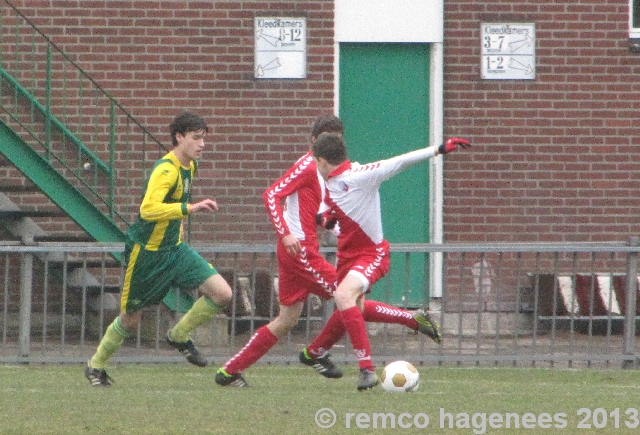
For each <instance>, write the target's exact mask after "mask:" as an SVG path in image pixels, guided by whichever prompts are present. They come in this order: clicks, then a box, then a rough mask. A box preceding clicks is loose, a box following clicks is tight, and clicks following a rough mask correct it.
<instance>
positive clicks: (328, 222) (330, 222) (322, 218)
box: [316, 211, 338, 230]
mask: <svg viewBox="0 0 640 435" xmlns="http://www.w3.org/2000/svg"><path fill="white" fill-rule="evenodd" d="M337 223H338V219H336V217H335V215H334V214H333V213H332V212H330V211H325V212H324V213H318V214H317V215H316V224H318V225H320V226H321V227H322V228H324V229H325V230H332V229H334V228H335V226H336V224H337Z"/></svg>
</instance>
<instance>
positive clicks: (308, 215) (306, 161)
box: [262, 152, 325, 244]
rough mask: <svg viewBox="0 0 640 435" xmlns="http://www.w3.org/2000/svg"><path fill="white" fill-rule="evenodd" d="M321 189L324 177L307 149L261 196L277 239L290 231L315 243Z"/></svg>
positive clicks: (301, 239) (308, 241)
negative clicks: (283, 203)
mask: <svg viewBox="0 0 640 435" xmlns="http://www.w3.org/2000/svg"><path fill="white" fill-rule="evenodd" d="M324 192H325V190H324V180H323V179H322V177H321V176H320V174H319V173H318V170H317V168H316V164H315V162H314V161H313V156H312V154H311V152H309V153H307V154H306V155H304V156H302V157H301V158H300V159H299V160H298V161H297V162H296V163H295V164H294V165H293V166H291V168H289V170H288V171H287V172H286V173H285V174H284V175H283V176H282V177H280V178H279V179H278V180H276V181H275V182H274V183H273V184H272V185H271V186H270V187H269V188H268V189H267V190H265V192H264V194H263V195H262V197H263V199H264V203H265V206H266V207H267V211H268V212H269V219H270V220H271V223H272V224H273V227H274V228H275V230H276V233H277V234H278V239H281V238H282V237H284V236H286V235H287V234H289V233H291V234H293V235H294V236H295V237H296V238H298V240H300V241H304V242H305V243H307V244H311V243H313V244H317V240H318V236H317V232H316V214H317V213H318V209H319V207H320V204H321V203H322V200H323V197H324ZM283 200H284V202H285V205H284V207H283V206H282V201H283Z"/></svg>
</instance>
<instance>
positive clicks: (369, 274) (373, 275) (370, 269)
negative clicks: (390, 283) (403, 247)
mask: <svg viewBox="0 0 640 435" xmlns="http://www.w3.org/2000/svg"><path fill="white" fill-rule="evenodd" d="M390 264H391V258H390V256H389V242H387V241H386V240H383V241H382V243H380V244H379V245H378V246H376V247H374V248H372V249H370V250H367V251H353V252H338V280H339V281H342V280H343V279H344V278H345V277H346V276H347V274H348V273H349V272H350V271H354V272H358V273H359V274H360V275H362V276H363V277H364V278H365V279H366V280H367V282H368V283H369V286H368V287H367V288H366V290H365V293H369V292H370V291H371V287H372V286H373V284H375V283H376V282H378V281H379V280H380V279H381V278H382V277H383V276H385V275H386V274H387V272H389V267H390Z"/></svg>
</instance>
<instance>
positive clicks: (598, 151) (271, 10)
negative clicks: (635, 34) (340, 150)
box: [13, 0, 640, 242]
mask: <svg viewBox="0 0 640 435" xmlns="http://www.w3.org/2000/svg"><path fill="white" fill-rule="evenodd" d="M13 3H14V4H15V5H16V6H18V7H19V8H20V9H21V11H22V12H23V13H24V14H25V15H27V16H28V17H29V18H31V19H32V20H33V21H34V22H35V23H36V24H37V25H38V26H39V27H40V29H41V30H42V31H43V32H44V33H45V34H46V35H48V36H49V37H50V38H51V39H52V40H53V41H54V42H55V43H56V44H58V45H59V46H60V47H61V48H63V49H64V50H65V51H66V52H67V54H68V55H69V56H70V57H71V58H73V59H75V60H76V61H77V62H78V63H79V65H80V66H81V67H82V68H83V69H85V70H86V71H87V72H88V73H89V74H90V75H91V76H92V77H94V78H95V79H96V80H97V81H98V83H99V84H100V85H101V86H103V87H104V88H105V89H106V90H108V91H109V92H111V93H112V94H113V95H114V96H115V97H116V98H117V99H118V100H119V102H120V103H121V104H122V105H123V106H124V107H125V108H127V109H129V110H130V111H131V112H132V113H133V114H134V115H135V116H136V117H137V118H138V120H140V121H141V122H142V123H143V125H145V126H146V127H148V128H149V130H151V132H152V133H154V134H155V135H156V136H157V137H159V138H162V139H167V136H168V135H167V133H166V125H167V124H168V122H169V121H170V119H171V118H172V117H173V115H174V114H175V113H176V112H177V111H178V110H180V109H183V108H189V109H195V110H197V111H198V112H200V113H201V114H203V115H204V116H205V117H206V118H207V119H209V120H210V121H211V124H213V126H214V130H213V133H212V134H211V135H210V136H209V138H208V143H209V145H210V149H209V150H208V151H207V153H206V154H205V156H204V158H203V159H202V161H201V168H202V171H201V178H200V180H199V182H198V184H197V188H196V191H195V197H196V198H201V197H205V196H212V197H215V198H216V199H217V200H218V201H219V202H220V206H221V210H220V212H219V213H218V214H217V215H216V216H215V217H214V218H213V219H211V217H210V216H204V215H196V216H195V217H194V225H193V234H194V236H195V238H196V240H199V241H209V242H251V241H260V242H266V241H272V240H273V237H274V236H273V230H272V229H271V227H270V225H269V223H268V220H267V218H266V215H265V212H264V209H263V206H262V202H261V194H262V191H263V190H264V188H266V187H267V185H268V184H269V183H270V182H271V181H273V180H274V179H275V178H276V177H278V176H279V175H280V174H281V173H282V171H283V170H284V169H286V168H287V167H288V166H289V165H290V163H291V162H292V161H293V160H294V159H296V158H297V157H298V156H299V155H300V154H301V153H303V152H304V151H305V150H306V149H307V147H308V134H309V126H310V123H311V121H312V119H313V118H314V117H315V116H316V115H318V114H320V113H329V112H332V110H333V97H334V95H333V60H334V59H333V39H332V36H333V31H332V29H333V21H332V20H333V2H332V1H329V0H327V1H321V0H317V1H297V2H296V1H279V2H215V1H199V2H196V1H136V2H132V1H106V0H102V1H100V0H95V1H89V0H86V1H83V0H82V1H81V0H79V1H66V2H64V7H60V6H59V5H57V4H56V5H55V6H54V3H57V2H50V1H48V0H29V1H27V0H20V1H19V0H14V1H13ZM134 5H135V6H134ZM627 9H628V1H627V0H604V1H603V0H576V1H572V2H549V1H548V0H526V1H516V0H484V1H482V0H481V1H473V2H470V1H467V0H447V1H445V21H446V22H445V76H444V77H445V125H444V131H445V136H450V135H460V136H465V137H469V138H470V139H472V140H473V142H474V144H475V147H474V149H473V151H472V152H470V153H460V154H457V155H455V156H452V157H450V158H447V159H446V161H445V207H444V222H445V228H444V230H445V240H446V241H450V242H454V241H488V242H494V241H496V242H497V241H600V240H624V239H626V238H627V237H628V236H629V235H635V234H637V233H638V224H639V219H640V218H639V216H640V195H637V194H636V189H635V187H636V184H637V180H638V178H639V176H638V174H639V173H640V152H639V151H636V148H637V145H636V144H637V139H636V138H635V137H634V133H637V131H636V129H633V124H634V122H636V123H637V121H636V120H637V118H638V113H640V110H639V109H640V101H639V100H640V97H639V95H640V80H639V79H638V77H640V69H639V66H640V55H637V54H633V53H630V52H629V50H628V48H627V36H628V35H627V19H628V10H627ZM257 13H259V14H262V13H266V14H269V15H279V14H282V15H290V14H291V15H293V14H295V15H297V14H298V13H299V14H302V15H305V16H306V17H307V26H308V44H307V47H308V77H307V79H305V80H265V81H256V80H254V79H253V17H254V16H255V15H256V14H257ZM481 22H534V23H535V24H536V37H537V41H536V70H537V71H536V73H537V76H536V79H535V80H533V81H502V80H481V79H480V23H481Z"/></svg>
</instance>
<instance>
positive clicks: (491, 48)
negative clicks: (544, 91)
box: [480, 23, 536, 80]
mask: <svg viewBox="0 0 640 435" xmlns="http://www.w3.org/2000/svg"><path fill="white" fill-rule="evenodd" d="M481 26H482V27H481V37H482V41H481V44H482V66H481V68H480V69H481V71H482V78H483V79H488V80H533V79H535V78H536V28H535V24H533V23H482V25H481Z"/></svg>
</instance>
